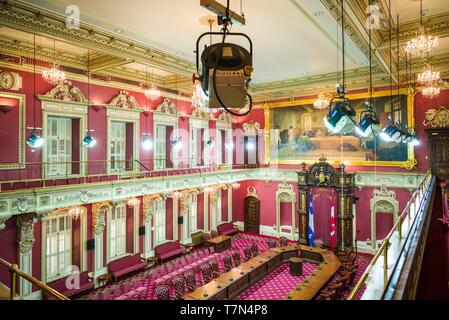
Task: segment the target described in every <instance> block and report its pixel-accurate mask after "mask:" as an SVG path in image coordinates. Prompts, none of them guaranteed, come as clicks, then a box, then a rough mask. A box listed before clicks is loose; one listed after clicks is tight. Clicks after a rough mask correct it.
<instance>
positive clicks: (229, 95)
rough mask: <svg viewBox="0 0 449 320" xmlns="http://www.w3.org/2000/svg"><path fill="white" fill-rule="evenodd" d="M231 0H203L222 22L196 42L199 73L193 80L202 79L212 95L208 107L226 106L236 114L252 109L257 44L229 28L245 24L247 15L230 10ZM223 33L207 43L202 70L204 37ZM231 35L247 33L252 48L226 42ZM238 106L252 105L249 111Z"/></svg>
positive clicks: (228, 110)
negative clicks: (201, 48)
mask: <svg viewBox="0 0 449 320" xmlns="http://www.w3.org/2000/svg"><path fill="white" fill-rule="evenodd" d="M229 2H230V1H229V0H227V6H226V7H225V6H223V5H222V4H220V3H219V2H217V1H215V0H201V6H203V7H204V8H206V9H208V10H210V11H212V12H213V13H214V14H217V16H218V19H217V20H218V24H219V25H221V26H222V30H221V32H206V33H203V34H202V35H201V36H200V37H199V38H198V40H197V42H196V68H197V74H194V75H193V81H194V82H195V81H196V80H200V82H201V88H202V89H203V91H204V94H205V95H206V96H207V98H208V99H206V101H207V102H208V104H209V105H208V107H209V108H211V109H213V108H223V109H224V110H226V111H227V112H228V113H230V114H232V115H234V116H245V115H247V114H249V112H250V111H251V110H252V104H253V102H252V97H251V95H250V94H249V92H248V90H249V84H250V82H251V75H252V73H253V71H254V69H253V44H252V41H251V39H250V38H249V37H248V36H247V35H246V34H244V33H234V32H230V31H229V26H230V25H233V24H238V25H241V26H244V25H245V18H244V17H243V16H241V15H239V14H237V13H235V12H234V11H231V10H230V6H229ZM214 35H216V36H222V41H221V42H219V43H215V44H212V45H210V46H207V45H206V46H205V48H204V51H203V53H202V54H201V64H202V67H201V74H200V49H199V46H200V41H201V39H202V38H203V37H205V36H214ZM229 36H238V37H244V38H245V39H246V40H248V42H249V50H247V49H245V48H243V47H241V46H239V45H237V44H234V43H228V42H226V38H227V37H229ZM237 109H240V110H241V109H248V110H246V111H245V112H243V113H241V112H236V111H234V110H237Z"/></svg>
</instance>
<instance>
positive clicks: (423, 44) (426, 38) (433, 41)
mask: <svg viewBox="0 0 449 320" xmlns="http://www.w3.org/2000/svg"><path fill="white" fill-rule="evenodd" d="M438 45H439V40H438V38H437V37H433V36H431V35H430V34H429V33H428V32H426V30H425V29H424V28H422V27H421V28H420V29H419V32H417V33H416V37H415V38H413V39H412V40H410V41H409V42H407V46H406V48H405V50H406V51H407V53H409V54H411V55H412V56H414V57H420V58H424V57H425V56H426V55H427V54H429V53H430V52H431V51H432V50H433V49H435V48H436V47H438Z"/></svg>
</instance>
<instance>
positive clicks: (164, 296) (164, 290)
mask: <svg viewBox="0 0 449 320" xmlns="http://www.w3.org/2000/svg"><path fill="white" fill-rule="evenodd" d="M156 297H157V299H158V300H170V288H169V286H167V285H165V284H163V285H160V286H158V287H157V288H156Z"/></svg>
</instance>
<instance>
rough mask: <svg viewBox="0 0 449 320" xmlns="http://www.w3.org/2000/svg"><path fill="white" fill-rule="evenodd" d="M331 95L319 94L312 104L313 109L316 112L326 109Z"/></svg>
mask: <svg viewBox="0 0 449 320" xmlns="http://www.w3.org/2000/svg"><path fill="white" fill-rule="evenodd" d="M331 99H332V95H331V94H329V93H320V94H319V95H318V97H317V99H316V100H315V101H314V102H313V107H314V108H315V109H318V110H322V109H327V108H329V105H330V100H331Z"/></svg>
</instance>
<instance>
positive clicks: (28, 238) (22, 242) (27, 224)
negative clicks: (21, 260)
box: [17, 214, 35, 254]
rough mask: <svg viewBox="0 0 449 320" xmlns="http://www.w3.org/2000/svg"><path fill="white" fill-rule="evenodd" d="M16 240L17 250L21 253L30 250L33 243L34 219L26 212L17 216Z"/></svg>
mask: <svg viewBox="0 0 449 320" xmlns="http://www.w3.org/2000/svg"><path fill="white" fill-rule="evenodd" d="M17 228H18V230H17V242H18V243H19V250H20V252H21V253H23V254H27V253H29V252H30V251H31V249H32V248H33V244H34V240H35V239H34V221H33V215H31V214H26V215H20V216H18V217H17Z"/></svg>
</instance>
